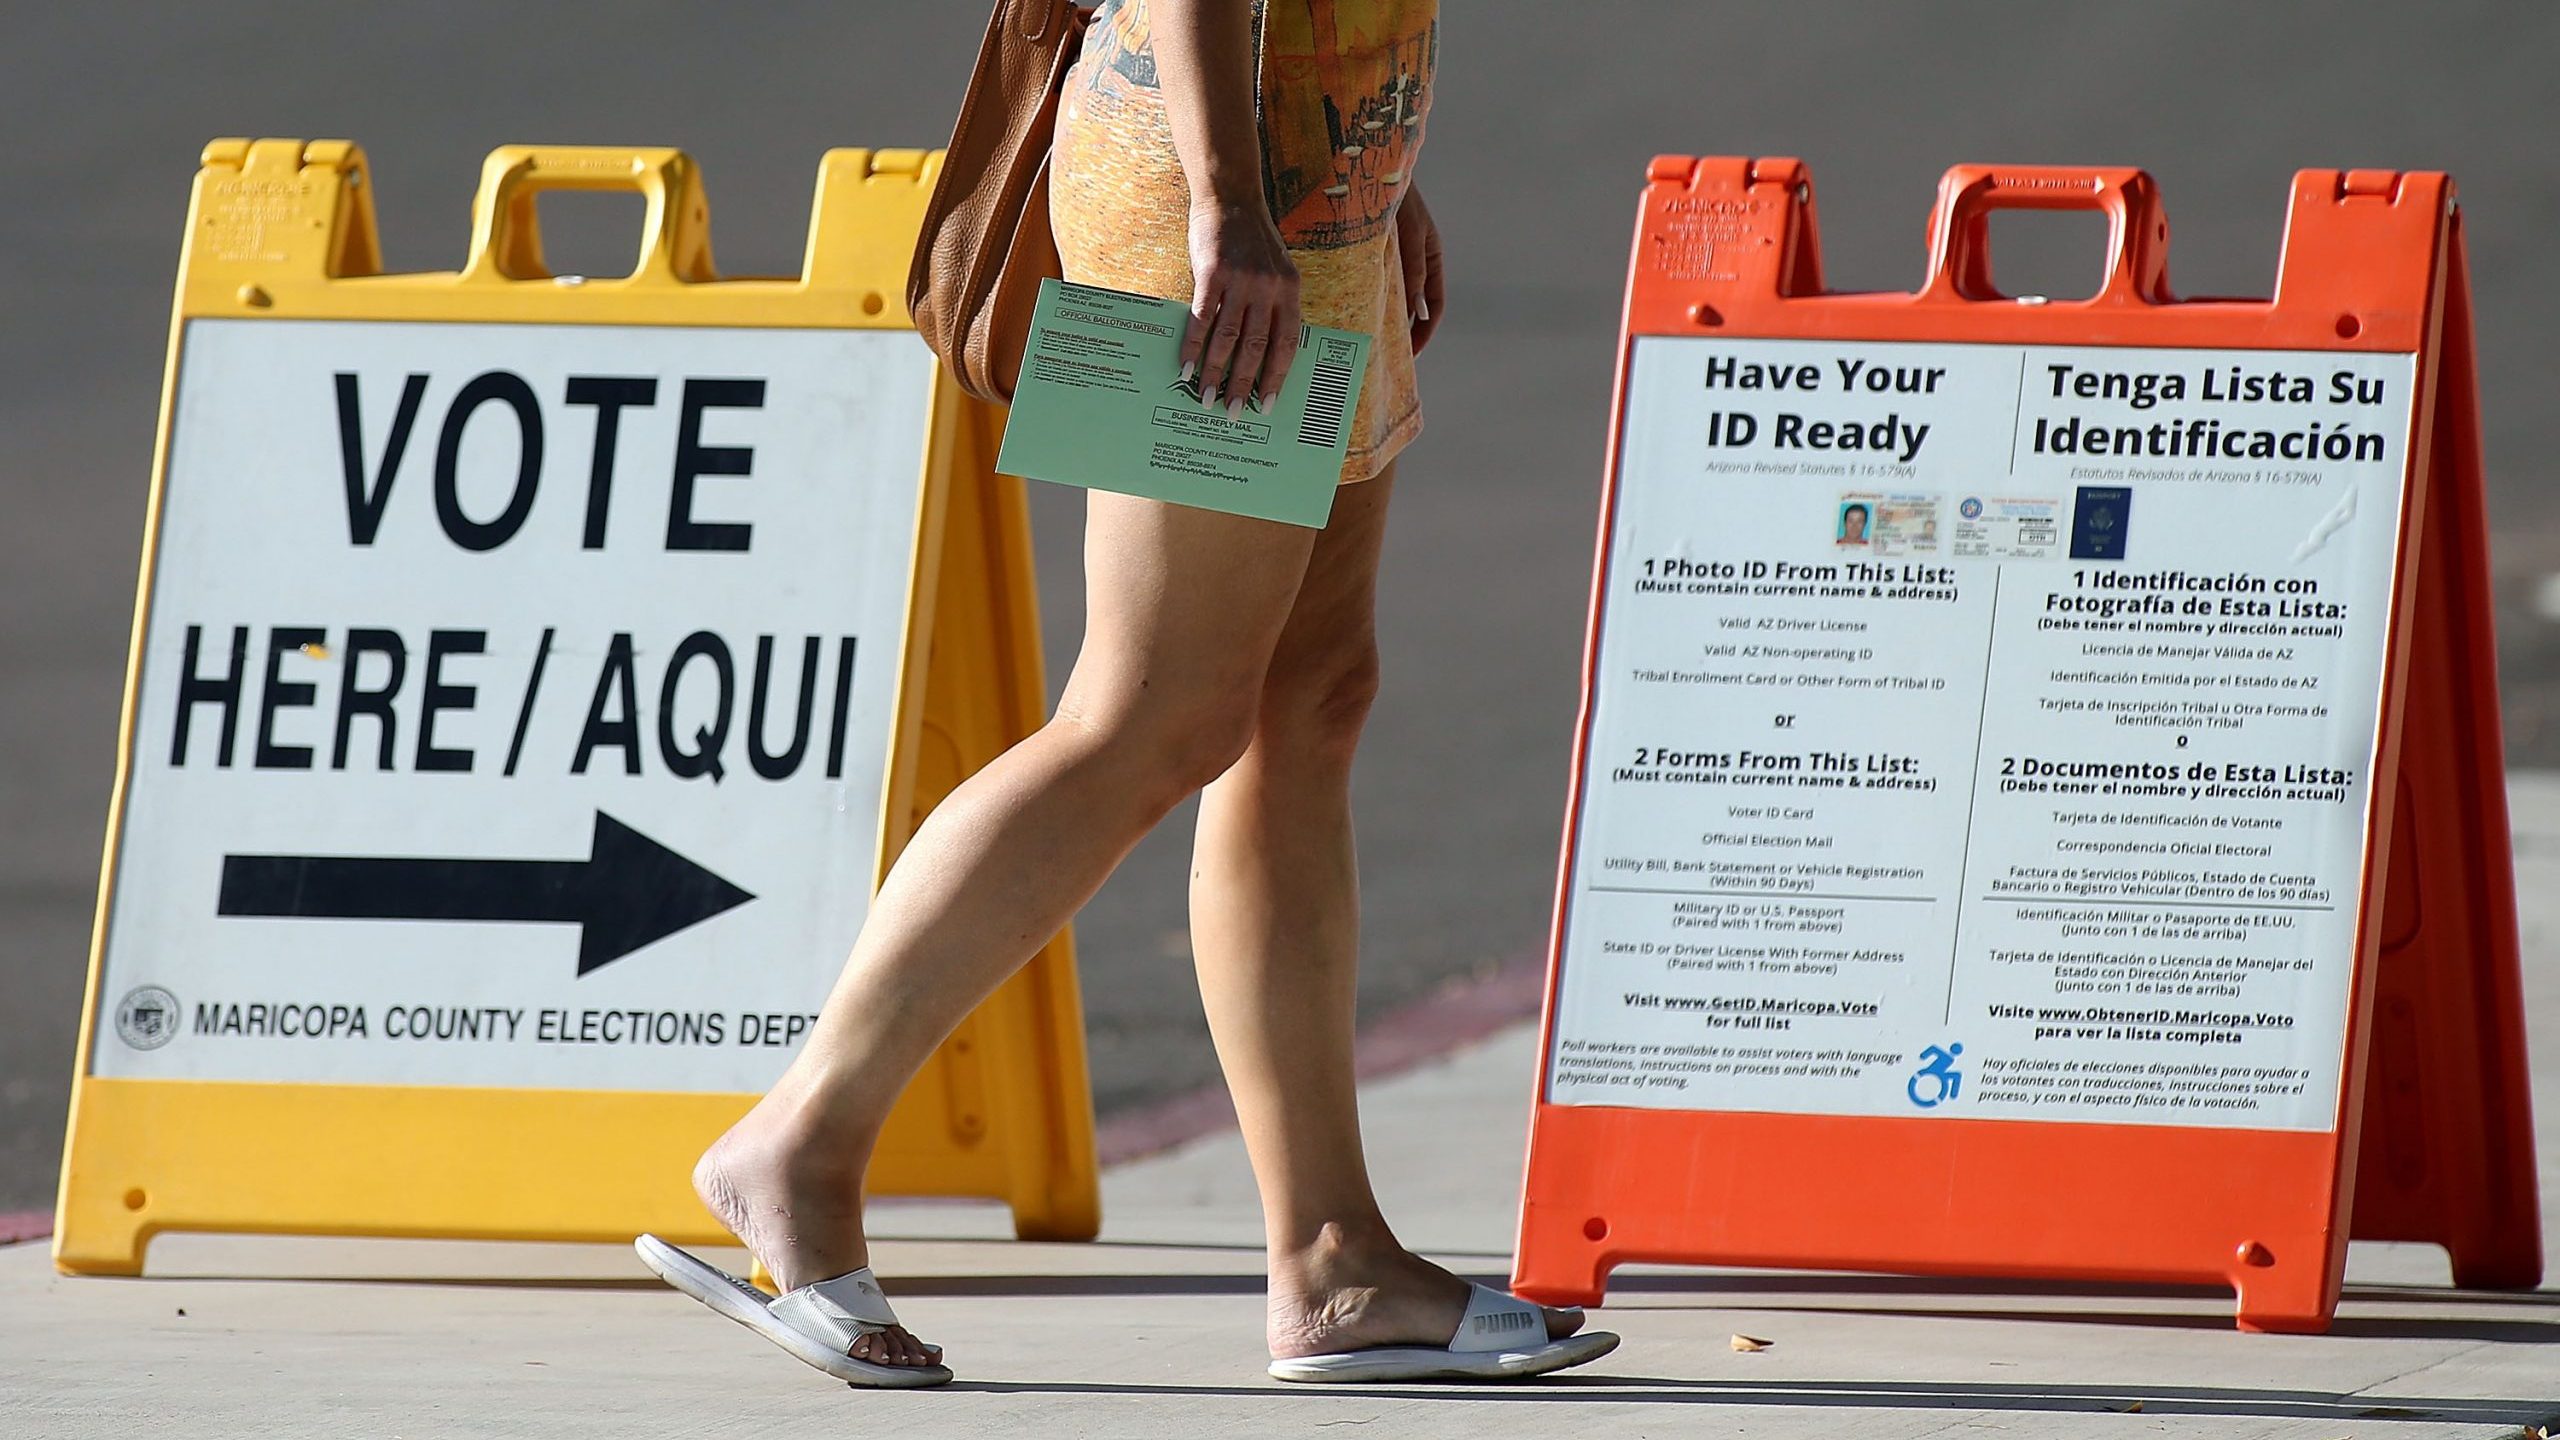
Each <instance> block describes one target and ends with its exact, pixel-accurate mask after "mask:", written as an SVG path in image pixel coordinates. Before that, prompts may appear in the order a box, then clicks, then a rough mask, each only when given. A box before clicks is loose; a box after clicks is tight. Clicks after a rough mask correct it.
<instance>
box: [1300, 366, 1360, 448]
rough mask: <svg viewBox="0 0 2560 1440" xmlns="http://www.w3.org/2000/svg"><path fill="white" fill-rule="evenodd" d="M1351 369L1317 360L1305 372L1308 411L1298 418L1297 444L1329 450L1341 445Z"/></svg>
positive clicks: (1348, 397)
mask: <svg viewBox="0 0 2560 1440" xmlns="http://www.w3.org/2000/svg"><path fill="white" fill-rule="evenodd" d="M1350 403H1351V367H1350V366H1349V365H1346V364H1344V363H1343V362H1342V361H1339V360H1326V359H1318V360H1317V361H1316V362H1315V366H1314V368H1313V369H1311V370H1309V371H1308V372H1307V408H1306V409H1305V410H1303V411H1301V412H1299V415H1298V443H1299V444H1301V445H1318V446H1322V447H1323V448H1325V449H1327V450H1330V449H1332V448H1333V447H1335V446H1336V445H1339V444H1341V443H1342V421H1343V414H1342V412H1343V411H1345V410H1347V409H1349V408H1350Z"/></svg>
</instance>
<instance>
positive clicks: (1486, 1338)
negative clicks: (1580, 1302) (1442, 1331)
mask: <svg viewBox="0 0 2560 1440" xmlns="http://www.w3.org/2000/svg"><path fill="white" fill-rule="evenodd" d="M1467 1288H1468V1290H1469V1292H1470V1293H1469V1294H1468V1296H1467V1313H1466V1314H1465V1315H1463V1316H1461V1317H1459V1320H1458V1333H1457V1334H1456V1335H1453V1336H1451V1337H1450V1339H1449V1343H1448V1344H1447V1345H1445V1346H1431V1345H1379V1346H1374V1347H1372V1348H1369V1349H1366V1350H1346V1351H1343V1352H1342V1353H1340V1354H1337V1355H1301V1356H1299V1357H1297V1358H1295V1359H1291V1360H1274V1361H1272V1362H1271V1378H1272V1379H1274V1380H1290V1381H1295V1382H1297V1383H1298V1384H1301V1385H1358V1384H1369V1383H1375V1382H1377V1381H1381V1380H1516V1379H1519V1378H1521V1377H1523V1376H1528V1375H1544V1374H1546V1373H1548V1372H1549V1371H1552V1370H1563V1369H1567V1368H1569V1367H1571V1366H1575V1365H1587V1364H1589V1363H1590V1362H1592V1361H1594V1360H1597V1359H1599V1358H1600V1357H1601V1356H1603V1355H1606V1354H1608V1353H1609V1352H1610V1351H1612V1350H1615V1349H1617V1348H1618V1337H1617V1336H1615V1335H1612V1334H1610V1333H1609V1332H1608V1331H1606V1330H1583V1331H1577V1332H1575V1333H1574V1334H1571V1335H1567V1336H1564V1337H1563V1338H1561V1339H1557V1340H1549V1339H1547V1338H1546V1333H1547V1318H1546V1314H1545V1312H1544V1311H1542V1310H1540V1309H1539V1308H1538V1307H1537V1306H1535V1305H1532V1304H1530V1303H1529V1302H1528V1301H1526V1300H1523V1299H1521V1298H1520V1297H1518V1296H1516V1295H1505V1294H1503V1293H1502V1292H1501V1291H1499V1290H1495V1289H1492V1288H1491V1287H1489V1286H1484V1285H1470V1286H1469V1287H1467Z"/></svg>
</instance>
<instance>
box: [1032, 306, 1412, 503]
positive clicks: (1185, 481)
mask: <svg viewBox="0 0 2560 1440" xmlns="http://www.w3.org/2000/svg"><path fill="white" fill-rule="evenodd" d="M1190 322H1191V311H1190V307H1188V306H1186V305H1184V304H1182V303H1181V302H1180V301H1177V300H1157V299H1154V298H1152V297H1150V296H1145V295H1125V294H1122V293H1121V292H1120V291H1117V290H1099V289H1096V288H1094V287H1093V286H1090V285H1070V284H1067V283H1065V282H1063V281H1058V280H1044V281H1042V282H1040V305H1039V309H1038V311H1037V312H1036V313H1035V315H1034V316H1033V319H1032V324H1031V339H1030V342H1029V344H1028V346H1027V347H1026V348H1025V350H1024V352H1023V357H1022V378H1021V380H1020V381H1018V382H1017V383H1016V384H1015V386H1014V391H1013V415H1012V418H1011V419H1010V420H1009V421H1007V422H1006V425H1005V432H1004V449H1003V451H1002V452H1001V453H1000V454H999V455H998V456H997V457H996V468H997V469H998V470H1001V471H1003V472H1004V473H1005V474H1007V475H1020V476H1023V477H1025V478H1027V479H1032V480H1054V481H1056V482H1058V483H1059V484H1061V485H1082V486H1084V487H1086V488H1087V489H1091V490H1116V491H1119V492H1120V493H1122V494H1125V495H1143V496H1146V497H1147V498H1148V499H1150V500H1167V501H1171V502H1172V503H1174V504H1176V505H1197V506H1200V507H1202V508H1203V509H1208V510H1225V511H1229V512H1231V513H1233V514H1237V515H1251V516H1254V517H1256V518H1259V519H1263V520H1282V521H1286V522H1288V523H1289V524H1292V525H1307V526H1321V525H1323V524H1324V522H1325V517H1326V516H1328V515H1331V514H1332V513H1333V493H1334V491H1335V490H1336V489H1337V488H1338V487H1339V485H1340V482H1341V479H1342V461H1343V455H1344V452H1345V450H1346V449H1347V447H1348V444H1349V439H1350V430H1351V418H1352V416H1354V415H1356V414H1358V413H1359V406H1360V380H1361V377H1362V376H1363V375H1364V374H1366V373H1367V371H1368V366H1369V337H1368V336H1366V335H1359V334H1355V333H1353V332H1351V331H1348V330H1328V329H1326V328H1324V327H1323V326H1321V325H1310V326H1307V327H1306V332H1305V338H1304V340H1303V342H1302V343H1301V344H1300V345H1299V347H1298V358H1297V360H1296V362H1295V363H1293V364H1292V365H1291V366H1290V367H1289V378H1288V380H1287V382H1286V383H1284V384H1283V385H1282V386H1281V387H1280V394H1279V396H1278V398H1276V399H1274V400H1273V401H1272V402H1271V408H1270V409H1268V410H1256V409H1254V408H1253V406H1252V405H1251V404H1250V403H1247V405H1246V406H1245V410H1244V413H1243V414H1242V415H1241V416H1239V417H1237V418H1235V419H1232V420H1230V419H1228V418H1227V411H1226V406H1225V405H1224V404H1220V405H1218V406H1216V407H1214V408H1213V407H1211V406H1207V405H1203V404H1201V403H1200V382H1199V381H1198V380H1197V379H1196V378H1195V379H1192V380H1189V381H1185V380H1182V379H1180V378H1178V377H1179V372H1180V369H1181V363H1180V360H1179V358H1178V357H1179V354H1180V352H1181V349H1182V334H1183V329H1184V327H1185V326H1187V325H1189V324H1190Z"/></svg>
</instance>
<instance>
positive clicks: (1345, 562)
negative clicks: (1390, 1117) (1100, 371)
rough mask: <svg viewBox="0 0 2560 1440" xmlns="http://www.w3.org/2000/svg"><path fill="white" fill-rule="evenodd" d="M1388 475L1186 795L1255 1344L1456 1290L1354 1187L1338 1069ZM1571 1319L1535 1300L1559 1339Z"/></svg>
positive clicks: (1386, 1330)
mask: <svg viewBox="0 0 2560 1440" xmlns="http://www.w3.org/2000/svg"><path fill="white" fill-rule="evenodd" d="M1394 479H1395V477H1394V470H1393V467H1389V469H1388V470H1387V472H1386V473H1383V474H1380V475H1379V476H1377V477H1376V478H1375V479H1372V480H1368V481H1364V482H1362V483H1359V484H1356V485H1350V486H1346V487H1345V488H1344V489H1343V491H1342V493H1341V495H1339V496H1338V497H1336V499H1335V502H1334V512H1333V520H1332V523H1331V524H1330V525H1329V526H1328V527H1327V528H1326V529H1325V531H1324V532H1323V534H1322V535H1321V536H1320V537H1318V539H1317V541H1316V547H1315V554H1314V556H1313V558H1312V559H1311V560H1310V561H1309V562H1308V566H1307V576H1306V580H1305V583H1304V584H1303V585H1301V586H1300V587H1299V590H1298V595H1297V601H1296V604H1295V606H1294V607H1293V608H1292V610H1291V611H1290V615H1289V621H1288V625H1287V626H1286V628H1285V629H1283V630H1282V632H1281V634H1280V640H1279V644H1278V645H1277V647H1276V648H1275V650H1274V652H1273V654H1272V657H1271V668H1270V671H1269V674H1268V675H1267V677H1266V678H1265V679H1264V681H1263V684H1262V686H1261V705H1260V708H1259V710H1258V711H1257V713H1256V715H1255V717H1254V728H1253V738H1252V742H1251V744H1250V745H1249V746H1248V748H1247V749H1246V750H1245V753H1244V755H1243V758H1241V759H1239V760H1238V761H1237V762H1236V764H1235V765H1234V767H1233V768H1232V769H1230V770H1228V771H1227V772H1226V773H1225V774H1224V775H1223V776H1221V777H1219V779H1218V780H1217V781H1216V782H1215V783H1214V784H1212V785H1210V786H1209V787H1208V789H1207V791H1206V792H1204V794H1203V796H1202V798H1201V806H1200V829H1199V837H1198V839H1197V840H1196V842H1195V843H1194V846H1193V851H1192V866H1191V942H1192V947H1193V949H1194V952H1195V953H1196V955H1197V957H1198V965H1199V972H1200V995H1201V1000H1202V1002H1203V1004H1204V1005H1206V1007H1207V1009H1208V1013H1209V1028H1210V1032H1211V1034H1212V1035H1213V1036H1214V1038H1215V1039H1216V1041H1217V1046H1218V1060H1219V1063H1220V1064H1221V1065H1222V1066H1223V1067H1224V1068H1225V1070H1226V1075H1227V1086H1228V1088H1229V1089H1230V1090H1231V1091H1233V1092H1234V1095H1235V1102H1236V1113H1237V1116H1238V1118H1239V1119H1240V1121H1241V1122H1242V1124H1243V1126H1244V1137H1245V1146H1246V1149H1247V1150H1248V1151H1249V1152H1250V1154H1251V1156H1252V1159H1253V1170H1254V1178H1255V1180H1256V1182H1257V1184H1258V1185H1259V1187H1260V1189H1261V1192H1262V1210H1263V1224H1264V1227H1265V1231H1266V1236H1267V1242H1268V1245H1269V1248H1270V1264H1271V1290H1270V1340H1271V1351H1272V1354H1273V1355H1274V1356H1294V1355H1312V1354H1321V1353H1326V1352H1329V1351H1336V1350H1348V1349H1356V1348H1358V1347H1360V1346H1364V1345H1389V1344H1428V1345H1444V1344H1447V1343H1448V1341H1449V1338H1450V1336H1451V1335H1452V1334H1454V1333H1455V1332H1456V1330H1457V1328H1458V1318H1459V1316H1460V1315H1461V1314H1462V1313H1463V1312H1464V1311H1465V1309H1466V1303H1467V1289H1466V1285H1465V1284H1464V1282H1462V1281H1460V1280H1459V1279H1458V1278H1457V1277H1455V1276H1453V1275H1451V1274H1450V1273H1449V1272H1448V1271H1446V1270H1443V1269H1441V1268H1440V1267H1439V1266H1437V1265H1433V1264H1431V1263H1430V1262H1428V1261H1425V1260H1423V1259H1420V1258H1419V1257H1417V1256H1414V1255H1412V1254H1411V1253H1409V1252H1407V1251H1406V1250H1405V1249H1404V1247H1403V1246H1401V1245H1399V1244H1397V1243H1396V1239H1395V1236H1394V1235H1393V1234H1392V1233H1391V1232H1390V1231H1389V1230H1388V1228H1387V1223H1386V1221H1385V1219H1384V1218H1383V1217H1382V1216H1381V1215H1380V1214H1379V1211H1378V1201H1377V1197H1376V1195H1375V1194H1374V1193H1372V1191H1371V1190H1370V1186H1369V1172H1368V1165H1367V1162H1366V1161H1365V1159H1364V1158H1363V1157H1362V1154H1361V1147H1360V1115H1359V1101H1358V1096H1357V1094H1356V1091H1355V1088H1354V1083H1353V1071H1352V998H1353V988H1354V981H1355V976H1356V971H1357V967H1358V960H1359V941H1360V898H1359V877H1358V873H1357V868H1356V865H1355V863H1354V859H1353V853H1352V835H1351V761H1352V752H1353V750H1354V749H1355V747H1356V746H1357V745H1358V743H1359V737H1360V728H1361V723H1362V721H1363V720H1364V719H1365V718H1366V717H1367V715H1368V711H1369V702H1370V699H1371V697H1372V696H1374V695H1375V694H1376V692H1377V684H1378V651H1377V640H1376V627H1375V611H1376V594H1377V571H1378V552H1379V546H1380V543H1381V541H1382V540H1383V538H1384V536H1385V531H1386V513H1387V502H1388V499H1389V497H1390V495H1391V494H1392V493H1393V486H1394ZM1579 1323H1580V1322H1579V1320H1578V1319H1577V1318H1575V1317H1573V1316H1571V1315H1568V1314H1564V1313H1561V1312H1550V1313H1549V1318H1548V1327H1549V1329H1550V1330H1551V1331H1552V1332H1553V1333H1556V1334H1564V1333H1567V1332H1568V1331H1570V1330H1571V1329H1573V1328H1574V1326H1575V1325H1577V1324H1579Z"/></svg>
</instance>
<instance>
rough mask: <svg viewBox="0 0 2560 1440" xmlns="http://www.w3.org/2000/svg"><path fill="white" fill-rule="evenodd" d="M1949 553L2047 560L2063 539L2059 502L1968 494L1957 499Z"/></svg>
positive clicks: (1979, 557) (1960, 556)
mask: <svg viewBox="0 0 2560 1440" xmlns="http://www.w3.org/2000/svg"><path fill="white" fill-rule="evenodd" d="M1950 538H1951V543H1950V545H1949V547H1948V553H1949V554H1952V555H1954V556H1955V557H1956V558H1958V559H1962V560H2049V559H2051V558H2053V553H2054V547H2055V546H2056V545H2058V544H2060V543H2061V539H2062V502H2061V501H2059V500H2053V499H2042V498H2013V497H2010V496H2001V495H1967V496H1965V497H1964V498H1963V499H1962V500H1959V501H1957V502H1956V514H1955V521H1954V524H1953V526H1952V527H1951V537H1950Z"/></svg>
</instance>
